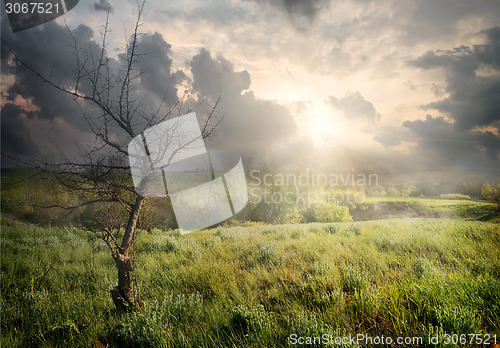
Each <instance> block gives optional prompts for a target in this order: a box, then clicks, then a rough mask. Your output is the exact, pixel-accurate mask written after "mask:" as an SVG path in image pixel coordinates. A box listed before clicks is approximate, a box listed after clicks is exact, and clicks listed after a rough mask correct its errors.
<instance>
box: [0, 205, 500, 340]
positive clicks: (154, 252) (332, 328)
mask: <svg viewBox="0 0 500 348" xmlns="http://www.w3.org/2000/svg"><path fill="white" fill-rule="evenodd" d="M453 202H454V203H460V202H461V201H453ZM429 204H430V203H429ZM2 224H3V226H2V239H1V243H2V249H1V251H2V254H1V267H2V268H1V269H2V316H1V325H2V327H1V329H2V342H1V343H2V346H6V347H11V346H13V347H16V346H17V347H67V346H82V347H93V346H96V345H97V344H98V343H97V342H99V343H102V344H104V345H109V346H110V347H147V346H151V347H220V346H224V347H262V346H270V347H274V346H276V347H279V346H287V342H288V337H289V336H290V335H291V334H293V333H295V334H298V335H299V336H319V335H322V334H330V335H348V334H352V335H355V334H357V333H364V334H367V335H368V334H369V335H372V336H380V335H385V336H392V337H396V336H422V337H425V338H426V337H427V335H428V334H436V333H439V334H440V335H443V334H445V333H459V334H468V333H476V332H478V333H490V334H494V333H496V334H497V335H498V334H500V326H499V320H498V318H499V317H500V253H499V252H498V250H499V247H500V230H499V225H496V224H492V223H486V222H479V221H458V220H448V219H407V220H405V219H398V220H396V219H393V220H377V221H369V222H354V223H336V224H335V223H325V224H319V223H318V224H303V225H275V226H270V225H258V226H250V227H238V226H236V227H227V228H223V227H220V228H217V229H212V230H205V231H199V232H195V233H191V234H187V235H180V234H179V233H178V231H167V232H165V231H160V230H158V229H154V230H152V231H151V232H145V231H140V233H139V235H138V237H137V243H136V245H135V247H134V253H133V258H134V261H135V268H136V272H135V273H136V277H137V289H138V295H139V298H140V300H141V302H142V307H143V309H142V311H140V312H134V313H122V314H120V313H117V312H116V311H115V309H114V307H113V304H112V301H111V299H110V296H109V290H110V289H111V288H112V286H114V285H115V283H116V278H117V277H116V272H115V269H114V265H113V262H112V260H111V258H110V256H109V254H108V251H107V249H106V247H105V245H104V244H103V243H101V242H98V241H93V239H92V238H90V237H91V236H89V235H87V233H86V232H83V231H80V230H78V229H76V228H66V229H60V228H41V227H35V226H31V225H24V224H20V223H15V222H12V221H9V220H5V219H4V220H3V221H2ZM447 347H452V346H447Z"/></svg>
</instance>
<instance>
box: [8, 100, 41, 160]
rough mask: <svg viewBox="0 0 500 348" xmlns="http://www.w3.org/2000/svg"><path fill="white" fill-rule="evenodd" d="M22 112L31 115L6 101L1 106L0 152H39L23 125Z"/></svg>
mask: <svg viewBox="0 0 500 348" xmlns="http://www.w3.org/2000/svg"><path fill="white" fill-rule="evenodd" d="M22 114H24V115H26V116H28V117H30V116H31V117H33V115H32V113H31V115H29V114H30V113H29V112H26V111H24V110H23V109H22V108H21V107H20V106H19V105H15V104H12V103H6V104H5V105H4V106H3V107H2V134H1V138H2V153H4V154H10V155H13V154H23V155H27V156H36V155H38V154H39V152H38V147H37V146H36V145H35V143H34V142H33V139H32V138H31V135H30V132H29V131H28V129H27V128H26V127H25V125H24V122H23V120H22V118H21V115H22Z"/></svg>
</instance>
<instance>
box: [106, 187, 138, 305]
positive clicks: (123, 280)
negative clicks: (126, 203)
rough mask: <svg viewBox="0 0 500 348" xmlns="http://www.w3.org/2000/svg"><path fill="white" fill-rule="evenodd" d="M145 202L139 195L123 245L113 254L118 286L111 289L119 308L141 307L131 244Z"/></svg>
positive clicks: (131, 213)
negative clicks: (137, 297)
mask: <svg viewBox="0 0 500 348" xmlns="http://www.w3.org/2000/svg"><path fill="white" fill-rule="evenodd" d="M143 204H144V197H143V196H140V195H138V196H137V199H136V201H135V205H134V208H133V209H132V211H131V212H130V217H129V220H128V224H127V229H126V230H125V234H124V236H123V240H122V245H121V248H120V251H119V253H117V254H115V255H113V257H114V259H115V263H116V268H117V270H118V286H115V288H114V289H112V290H111V297H112V298H113V302H114V304H115V306H116V308H118V309H125V308H129V307H130V306H133V307H136V308H138V307H139V302H138V301H137V299H136V297H135V291H134V286H133V283H132V280H133V279H132V272H133V266H132V260H131V259H130V256H129V250H130V246H131V245H132V242H133V240H134V236H135V231H136V228H137V221H138V219H139V213H140V211H141V208H142V206H143Z"/></svg>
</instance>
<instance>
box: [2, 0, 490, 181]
mask: <svg viewBox="0 0 500 348" xmlns="http://www.w3.org/2000/svg"><path fill="white" fill-rule="evenodd" d="M108 6H111V11H110V12H111V13H110V28H111V29H112V31H111V33H110V36H109V37H108V39H107V42H108V44H109V46H108V58H109V59H111V60H114V63H113V64H112V65H113V66H114V67H115V68H116V69H118V68H119V64H120V61H119V57H118V56H117V52H118V50H119V49H120V48H122V47H123V43H124V42H125V41H126V39H127V38H128V37H129V36H130V34H131V30H132V23H133V21H134V19H135V17H136V14H137V5H136V3H135V2H134V1H121V2H120V1H110V2H109V4H108V3H107V1H106V0H99V1H94V2H88V3H87V2H80V3H79V4H78V5H77V6H76V7H75V8H74V9H73V10H72V11H71V12H69V13H68V14H66V15H65V16H62V17H60V18H59V19H57V20H56V21H53V22H49V23H46V24H44V25H41V26H39V27H36V28H33V29H28V30H26V31H23V32H19V33H15V34H14V33H12V31H11V29H10V27H9V22H8V19H7V18H6V15H5V8H4V7H3V10H2V24H1V25H2V38H3V39H4V40H5V41H6V42H7V43H8V44H9V45H10V46H11V47H12V49H13V50H14V51H16V52H17V53H18V54H19V56H20V57H22V58H23V59H25V60H27V61H28V62H29V63H31V64H33V66H34V67H36V68H37V69H39V70H41V71H43V72H45V73H50V71H51V70H52V68H53V67H54V69H53V72H54V75H55V76H56V77H57V78H58V79H61V81H63V82H65V83H68V84H71V82H72V81H71V79H72V63H73V62H74V56H73V55H72V51H71V45H73V42H72V39H71V37H70V36H69V35H68V32H67V30H66V28H65V27H64V26H65V22H66V23H67V24H68V26H69V27H70V28H72V29H73V30H74V39H75V41H76V43H77V45H78V47H81V48H83V49H88V48H89V47H90V49H91V50H94V51H95V52H96V51H97V49H98V46H97V45H98V44H99V43H100V42H101V40H100V34H99V32H100V28H101V26H102V24H103V23H104V22H105V20H106V9H107V8H108ZM142 22H143V25H142V26H141V27H140V29H141V31H142V32H143V33H144V35H142V36H141V37H140V43H139V49H140V51H141V54H144V55H143V56H142V57H141V62H140V64H139V68H140V69H141V70H142V71H144V73H143V74H142V75H141V77H140V80H138V81H137V84H136V86H135V88H136V89H137V92H138V93H139V94H147V98H146V100H145V103H144V107H145V108H146V109H147V108H151V110H153V109H154V108H155V106H156V105H158V103H159V101H160V100H161V98H162V97H164V96H166V97H167V100H168V102H169V103H170V105H173V104H174V103H175V102H177V101H178V100H179V99H180V98H182V96H184V95H185V104H186V105H197V104H198V103H199V102H200V101H203V100H206V101H207V102H206V103H204V104H202V106H200V107H199V108H198V109H196V111H197V113H198V115H199V116H200V115H202V114H203V113H204V111H206V110H209V109H210V108H211V106H212V105H213V104H214V103H215V101H216V100H217V98H218V97H219V96H220V97H221V98H222V99H221V101H220V103H219V105H218V108H217V112H218V115H219V116H221V115H224V114H226V118H225V119H224V122H223V123H222V124H221V127H220V129H219V131H218V136H217V137H216V138H214V139H213V140H211V142H210V143H209V144H208V146H210V147H217V148H227V149H234V150H237V151H238V152H240V153H241V154H243V155H245V158H247V159H248V158H252V159H254V160H256V159H259V160H264V159H265V160H267V161H268V162H272V163H276V164H277V165H279V166H285V167H292V168H293V167H295V168H305V167H321V166H325V165H326V166H333V167H336V168H360V167H362V168H365V169H368V170H372V171H374V172H380V171H387V172H396V173H398V172H405V173H407V172H409V171H412V170H415V169H418V170H436V171H449V170H462V169H466V170H474V171H475V170H478V171H484V170H486V171H498V170H499V169H500V162H499V159H500V27H499V25H500V2H498V1H496V0H482V1H474V2H471V1H452V0H446V1H439V2H435V1H432V0H418V1H411V2H401V1H395V0H382V1H377V2H373V1H362V0H352V1H334V0H311V1H299V0H279V1H268V0H246V1H229V0H221V1H208V2H207V1H169V2H168V3H166V2H163V1H155V0H150V1H148V2H147V4H146V7H145V9H144V13H143V17H142ZM1 59H2V61H1V62H2V101H1V103H2V151H3V152H21V153H24V154H28V155H33V156H44V155H50V154H53V153H56V152H57V151H58V150H57V149H58V148H60V149H64V151H65V152H66V153H68V154H70V155H72V156H74V155H76V154H79V153H81V152H82V148H81V147H84V148H92V147H95V146H96V145H97V144H95V143H94V142H95V139H94V136H93V134H92V132H91V131H90V129H89V128H88V126H87V124H86V122H85V121H84V119H83V118H82V117H81V111H80V107H84V106H82V105H78V104H77V103H75V101H74V100H73V99H72V98H71V97H68V96H65V95H62V94H60V93H57V92H55V91H54V90H52V89H50V88H48V87H47V86H44V85H42V84H41V83H39V81H38V80H37V79H36V78H34V77H33V76H32V74H31V73H30V72H28V71H26V69H23V68H22V67H17V68H16V65H15V62H14V61H13V56H12V54H10V52H9V50H7V49H6V48H5V47H2V56H1ZM16 71H17V73H16ZM73 83H74V82H73ZM186 91H187V94H185V92H186ZM117 136H119V135H117Z"/></svg>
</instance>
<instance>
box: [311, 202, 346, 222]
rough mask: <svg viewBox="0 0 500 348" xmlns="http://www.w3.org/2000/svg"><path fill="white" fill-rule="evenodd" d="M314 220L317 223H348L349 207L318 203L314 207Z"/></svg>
mask: <svg viewBox="0 0 500 348" xmlns="http://www.w3.org/2000/svg"><path fill="white" fill-rule="evenodd" d="M314 218H315V220H316V221H317V222H350V221H352V216H351V215H350V214H349V207H347V206H346V205H340V204H337V203H320V204H318V205H317V206H316V210H315V212H314Z"/></svg>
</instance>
